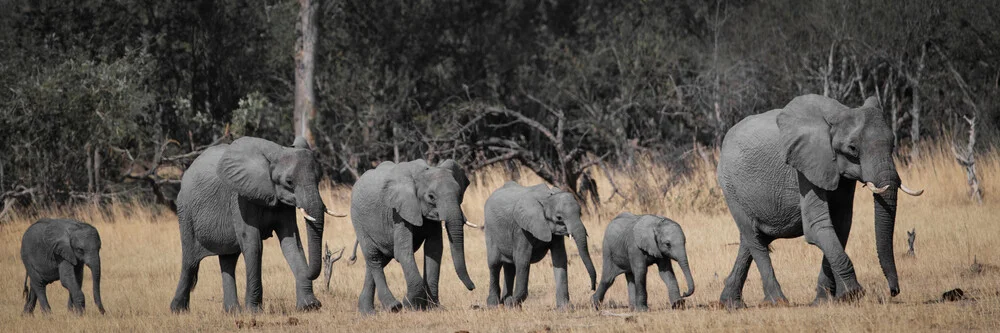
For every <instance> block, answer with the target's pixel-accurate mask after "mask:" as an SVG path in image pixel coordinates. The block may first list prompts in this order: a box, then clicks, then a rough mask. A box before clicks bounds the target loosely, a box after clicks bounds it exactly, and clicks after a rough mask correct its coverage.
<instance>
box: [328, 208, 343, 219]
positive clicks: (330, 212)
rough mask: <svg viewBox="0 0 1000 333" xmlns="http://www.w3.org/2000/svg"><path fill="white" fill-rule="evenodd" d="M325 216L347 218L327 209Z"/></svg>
mask: <svg viewBox="0 0 1000 333" xmlns="http://www.w3.org/2000/svg"><path fill="white" fill-rule="evenodd" d="M326 215H330V216H333V217H347V214H337V213H334V212H332V211H330V209H329V208H327V209H326Z"/></svg>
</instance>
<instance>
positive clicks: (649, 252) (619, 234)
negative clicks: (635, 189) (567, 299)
mask: <svg viewBox="0 0 1000 333" xmlns="http://www.w3.org/2000/svg"><path fill="white" fill-rule="evenodd" d="M602 246H603V247H604V251H603V257H604V269H603V270H602V272H601V282H600V284H598V285H597V292H595V293H594V298H593V303H594V308H595V309H598V308H599V307H600V305H601V302H603V301H604V293H605V292H607V291H608V288H609V287H611V284H612V283H614V282H615V278H616V277H618V275H621V274H623V273H624V274H625V281H627V282H628V299H629V303H630V304H631V306H632V308H633V309H636V310H639V311H646V310H648V309H649V308H648V307H647V306H646V270H647V269H648V268H649V266H650V265H652V264H656V266H657V268H658V269H659V273H660V279H662V280H663V283H664V284H666V285H667V295H668V297H669V298H670V305H671V307H672V308H675V309H676V308H680V307H682V306H683V305H684V298H686V297H688V296H691V295H692V294H694V279H692V278H691V268H690V266H689V265H688V256H687V248H686V246H685V239H684V231H683V230H681V225H680V224H677V222H674V221H673V220H670V219H668V218H664V217H661V216H656V215H633V214H632V213H628V212H625V213H621V214H619V215H618V216H617V217H615V219H614V220H611V223H609V224H608V228H607V229H606V230H605V232H604V244H603V245H602ZM671 259H673V260H674V261H677V264H678V265H680V267H681V270H682V271H683V272H684V279H686V280H687V286H688V290H687V292H685V293H684V295H683V296H682V295H681V293H680V287H679V286H678V285H677V277H676V276H675V275H674V268H673V266H672V265H671V263H670V260H671Z"/></svg>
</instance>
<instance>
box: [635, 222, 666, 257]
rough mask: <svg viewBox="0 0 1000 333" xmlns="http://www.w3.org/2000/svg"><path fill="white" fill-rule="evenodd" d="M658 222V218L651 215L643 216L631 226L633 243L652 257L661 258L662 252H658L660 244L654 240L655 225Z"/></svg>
mask: <svg viewBox="0 0 1000 333" xmlns="http://www.w3.org/2000/svg"><path fill="white" fill-rule="evenodd" d="M659 222H660V219H657V218H654V217H652V216H643V217H640V218H639V221H638V222H636V223H635V226H634V227H632V235H633V236H635V245H636V246H638V247H639V249H640V250H642V251H643V252H646V254H648V255H651V256H653V257H654V258H663V253H661V252H660V246H659V245H658V243H657V241H656V237H657V235H656V230H657V228H656V227H657V225H658V224H659Z"/></svg>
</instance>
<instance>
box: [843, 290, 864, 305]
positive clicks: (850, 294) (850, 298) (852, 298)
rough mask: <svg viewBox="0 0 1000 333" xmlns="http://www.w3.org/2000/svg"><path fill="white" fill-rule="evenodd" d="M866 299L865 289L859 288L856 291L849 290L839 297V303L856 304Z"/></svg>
mask: <svg viewBox="0 0 1000 333" xmlns="http://www.w3.org/2000/svg"><path fill="white" fill-rule="evenodd" d="M864 297H865V289H864V288H861V287H857V288H854V289H848V290H847V291H845V292H843V293H841V294H840V295H837V301H838V302H856V301H858V300H860V299H862V298H864Z"/></svg>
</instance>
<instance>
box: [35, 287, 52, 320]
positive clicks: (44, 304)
mask: <svg viewBox="0 0 1000 333" xmlns="http://www.w3.org/2000/svg"><path fill="white" fill-rule="evenodd" d="M31 290H32V291H33V292H34V294H35V296H37V297H38V305H39V306H41V308H42V313H50V312H52V308H51V307H49V297H48V295H47V293H46V290H45V284H44V283H41V282H39V281H38V280H37V279H31Z"/></svg>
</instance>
